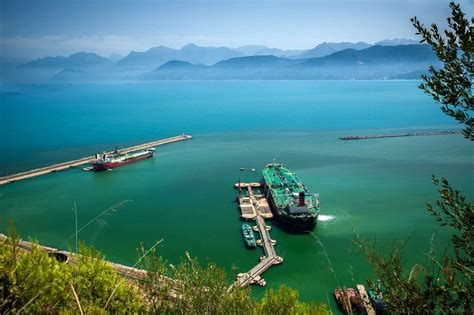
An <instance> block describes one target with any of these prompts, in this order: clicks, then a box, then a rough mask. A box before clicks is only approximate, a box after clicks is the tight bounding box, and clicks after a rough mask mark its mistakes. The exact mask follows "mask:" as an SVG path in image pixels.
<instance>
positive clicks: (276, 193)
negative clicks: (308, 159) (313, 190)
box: [262, 162, 319, 233]
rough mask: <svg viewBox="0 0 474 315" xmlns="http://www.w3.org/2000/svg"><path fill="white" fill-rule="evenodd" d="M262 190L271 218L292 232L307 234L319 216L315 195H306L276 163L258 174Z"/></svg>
mask: <svg viewBox="0 0 474 315" xmlns="http://www.w3.org/2000/svg"><path fill="white" fill-rule="evenodd" d="M262 174H263V182H264V190H265V193H266V194H267V198H268V200H269V201H270V204H271V206H272V208H273V212H274V213H275V216H276V217H277V218H278V219H279V220H280V222H281V223H283V225H284V227H286V228H288V229H289V230H292V231H294V232H306V233H307V232H311V231H312V230H314V228H315V226H316V221H317V219H318V215H319V200H318V195H317V194H310V193H309V192H308V189H307V188H306V187H305V186H304V185H303V183H301V181H300V180H299V178H298V177H296V175H295V173H293V172H292V171H290V170H289V169H288V168H287V167H285V166H284V165H282V164H278V163H275V162H274V163H271V164H268V165H267V166H265V168H264V169H263V171H262Z"/></svg>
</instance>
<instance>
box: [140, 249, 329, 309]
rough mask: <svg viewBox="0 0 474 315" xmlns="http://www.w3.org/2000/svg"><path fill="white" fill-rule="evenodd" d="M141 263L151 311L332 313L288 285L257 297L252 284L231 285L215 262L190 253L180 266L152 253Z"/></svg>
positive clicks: (145, 290)
mask: <svg viewBox="0 0 474 315" xmlns="http://www.w3.org/2000/svg"><path fill="white" fill-rule="evenodd" d="M142 267H143V268H145V269H147V270H148V278H147V279H146V281H145V282H144V287H143V288H144V293H145V295H146V296H147V299H148V300H149V303H148V311H149V312H152V313H172V314H329V311H328V309H327V307H326V305H324V304H313V303H303V302H301V301H299V300H298V292H297V291H295V290H293V289H290V288H287V287H285V286H281V287H280V288H279V289H278V290H273V289H270V290H267V291H265V294H264V297H263V298H262V299H261V300H257V299H255V298H254V297H253V296H252V294H251V291H250V288H239V287H232V288H229V285H228V283H229V281H228V278H227V275H226V274H225V272H224V271H223V270H221V269H219V268H218V267H217V266H216V265H215V264H213V263H208V264H207V265H205V266H203V265H201V264H200V263H199V261H198V260H197V259H196V258H192V257H190V255H189V254H186V256H185V258H184V259H183V260H182V261H181V263H180V264H179V265H178V266H174V265H170V264H169V263H167V262H166V261H165V260H163V259H162V258H161V257H159V256H156V255H150V256H149V257H147V259H146V260H145V261H144V264H143V266H142ZM170 293H171V294H170Z"/></svg>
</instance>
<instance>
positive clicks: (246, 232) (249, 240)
mask: <svg viewBox="0 0 474 315" xmlns="http://www.w3.org/2000/svg"><path fill="white" fill-rule="evenodd" d="M242 235H243V237H244V241H245V245H247V247H250V248H252V247H256V246H257V242H256V241H255V234H254V233H253V230H252V227H251V226H250V224H247V223H244V224H242Z"/></svg>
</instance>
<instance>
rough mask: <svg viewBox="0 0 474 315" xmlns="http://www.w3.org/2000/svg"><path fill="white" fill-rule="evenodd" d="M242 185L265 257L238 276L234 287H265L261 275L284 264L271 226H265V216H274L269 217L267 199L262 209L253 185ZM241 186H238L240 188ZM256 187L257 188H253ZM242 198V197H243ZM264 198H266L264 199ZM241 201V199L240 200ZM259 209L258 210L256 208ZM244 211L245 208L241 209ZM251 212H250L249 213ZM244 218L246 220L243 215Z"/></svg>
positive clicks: (258, 242) (260, 200)
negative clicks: (251, 285) (244, 188)
mask: <svg viewBox="0 0 474 315" xmlns="http://www.w3.org/2000/svg"><path fill="white" fill-rule="evenodd" d="M244 185H246V184H244V183H242V184H240V185H239V186H240V187H246V188H247V190H248V194H249V196H248V199H250V203H246V205H245V206H246V207H248V206H250V207H251V208H252V211H251V213H253V214H254V218H253V219H255V222H256V223H257V225H256V226H255V227H254V230H256V231H257V232H258V233H259V234H260V238H261V239H260V240H258V241H257V244H259V245H261V246H262V247H263V250H264V253H265V254H264V256H262V257H261V258H260V262H259V263H258V264H257V265H255V266H254V267H253V268H252V269H250V270H249V271H248V272H246V273H240V274H238V276H237V281H236V282H235V283H234V286H236V285H237V286H240V287H245V286H247V285H250V284H254V283H258V284H260V285H265V283H266V282H265V280H263V279H262V278H261V275H262V274H263V273H264V272H265V271H267V270H268V269H269V268H270V267H271V266H273V265H278V264H281V263H282V262H283V258H282V257H280V256H278V255H277V253H276V250H275V247H274V246H275V244H276V241H274V240H272V239H271V238H270V233H269V230H270V226H268V225H266V224H265V219H264V216H266V217H272V216H273V215H272V214H271V212H270V215H271V216H269V215H268V213H267V210H268V211H270V208H269V207H268V202H266V199H265V204H266V207H265V206H263V207H262V204H263V203H262V199H261V198H260V197H261V196H260V195H254V194H253V192H252V186H251V185H248V184H247V185H246V186H244ZM239 186H236V187H238V188H239ZM253 187H255V186H253ZM241 198H242V197H241ZM263 198H264V197H263ZM239 201H240V198H239ZM255 207H257V209H256V208H255ZM241 209H242V211H243V208H242V207H241ZM249 212H250V211H249ZM242 217H243V218H245V217H244V216H243V215H242Z"/></svg>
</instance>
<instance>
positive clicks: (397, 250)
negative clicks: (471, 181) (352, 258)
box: [357, 177, 474, 314]
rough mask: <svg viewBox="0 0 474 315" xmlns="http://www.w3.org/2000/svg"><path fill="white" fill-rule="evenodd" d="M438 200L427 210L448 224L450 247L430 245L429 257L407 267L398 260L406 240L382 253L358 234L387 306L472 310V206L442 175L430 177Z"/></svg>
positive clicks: (416, 309) (406, 310) (397, 309)
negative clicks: (440, 250)
mask: <svg viewBox="0 0 474 315" xmlns="http://www.w3.org/2000/svg"><path fill="white" fill-rule="evenodd" d="M433 183H434V184H435V185H437V186H438V191H439V193H440V199H439V200H437V201H436V206H433V205H432V204H428V205H427V209H428V211H429V212H430V213H431V214H432V215H433V216H434V217H435V218H436V220H437V221H439V222H441V225H442V226H449V227H451V228H452V231H453V235H452V241H451V246H450V250H449V251H447V252H445V253H444V254H443V255H437V254H436V251H435V246H434V244H432V248H431V250H430V252H429V253H428V259H429V262H428V263H426V264H416V265H414V266H412V267H411V268H409V269H406V268H405V267H404V264H403V248H404V245H405V243H404V242H400V243H396V242H393V243H392V244H391V245H390V246H389V247H388V250H386V251H385V252H384V251H382V250H380V248H376V247H375V244H374V243H371V242H369V241H368V240H367V239H365V238H362V237H359V236H358V239H357V242H358V244H359V245H360V247H361V249H362V251H363V252H364V253H365V255H366V257H367V259H368V262H369V264H370V266H371V267H372V269H373V271H374V273H375V274H376V275H377V277H378V279H379V281H380V284H381V285H382V287H383V291H384V296H385V300H386V302H387V305H388V307H389V309H390V310H391V311H394V312H396V313H402V314H405V313H411V314H432V313H448V314H472V313H473V311H474V308H473V304H472V296H474V283H473V275H474V271H473V269H472V267H473V266H474V248H473V244H474V230H473V226H474V206H473V204H472V203H471V202H468V201H466V198H465V197H464V196H463V195H462V194H461V193H460V192H459V191H457V190H455V189H453V188H452V187H451V186H450V184H449V182H448V181H447V180H446V179H444V178H443V179H441V181H440V180H438V179H437V178H435V177H433Z"/></svg>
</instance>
